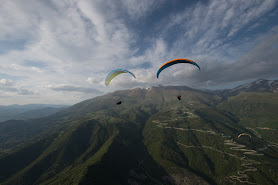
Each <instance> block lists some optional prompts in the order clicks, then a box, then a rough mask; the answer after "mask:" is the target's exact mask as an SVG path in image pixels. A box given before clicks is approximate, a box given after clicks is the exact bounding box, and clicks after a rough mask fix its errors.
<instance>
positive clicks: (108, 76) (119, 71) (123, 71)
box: [105, 69, 136, 86]
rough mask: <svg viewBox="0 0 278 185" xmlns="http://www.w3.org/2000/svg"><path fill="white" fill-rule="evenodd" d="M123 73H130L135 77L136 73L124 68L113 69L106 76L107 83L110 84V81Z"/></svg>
mask: <svg viewBox="0 0 278 185" xmlns="http://www.w3.org/2000/svg"><path fill="white" fill-rule="evenodd" d="M122 73H129V74H131V75H132V76H133V77H134V78H136V77H135V75H134V74H133V73H131V72H130V71H128V70H124V69H116V70H113V71H111V72H110V73H109V74H108V75H107V76H106V78H105V85H106V86H108V84H109V83H110V81H111V80H112V79H113V78H115V77H116V76H118V75H119V74H122Z"/></svg>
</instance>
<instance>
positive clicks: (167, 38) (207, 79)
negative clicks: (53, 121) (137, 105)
mask: <svg viewBox="0 0 278 185" xmlns="http://www.w3.org/2000/svg"><path fill="white" fill-rule="evenodd" d="M0 28H1V29H0V105H11V104H31V103H45V104H69V105H70V104H74V103H78V102H80V101H83V100H86V99H89V98H93V97H96V96H100V95H103V94H106V93H108V92H113V91H115V90H119V89H128V88H137V87H140V88H145V87H149V86H157V85H164V86H166V85H182V86H190V87H193V88H199V89H200V88H201V89H220V88H231V87H234V86H235V85H238V84H242V83H245V82H248V81H252V80H256V79H259V78H265V79H278V70H277V69H278V1H277V0H209V1H205V0H200V1H197V0H190V1H185V0H91V1H90V0H61V1H57V0H25V1H22V0H3V1H1V6H0ZM176 58H187V59H191V60H193V61H195V62H196V63H197V64H198V65H199V66H200V68H201V71H198V69H197V68H196V67H195V66H193V65H189V64H177V65H174V66H171V67H169V68H167V69H165V70H164V71H163V72H161V74H160V76H159V78H158V79H157V78H156V72H157V70H158V69H159V67H160V66H161V65H162V64H164V63H165V62H167V61H169V60H173V59H176ZM114 69H126V70H129V71H131V72H132V73H133V74H134V75H135V76H136V79H134V78H133V77H132V76H131V75H130V74H128V73H126V74H121V75H119V76H117V77H116V78H114V79H113V80H112V81H111V82H110V84H109V85H108V86H105V84H104V79H105V77H106V75H107V74H108V73H109V72H110V71H112V70H114Z"/></svg>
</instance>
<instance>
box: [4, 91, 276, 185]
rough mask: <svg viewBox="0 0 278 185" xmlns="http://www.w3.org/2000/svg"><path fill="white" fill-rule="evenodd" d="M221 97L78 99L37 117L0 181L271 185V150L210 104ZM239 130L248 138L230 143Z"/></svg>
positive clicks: (142, 94) (7, 157)
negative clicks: (39, 125)
mask: <svg viewBox="0 0 278 185" xmlns="http://www.w3.org/2000/svg"><path fill="white" fill-rule="evenodd" d="M177 95H181V96H182V100H181V101H178V100H177ZM118 100H122V102H123V103H122V104H121V105H120V106H117V105H116V102H117V101H118ZM221 100H223V99H222V98H221V97H220V96H218V95H215V94H213V93H211V92H205V91H198V90H194V89H191V88H188V87H151V88H147V89H140V88H137V89H131V90H124V91H116V92H113V93H109V94H107V95H104V96H99V97H96V98H94V99H90V100H86V101H83V102H81V103H79V104H76V105H74V106H72V107H69V108H67V109H65V110H63V111H60V112H58V113H56V114H55V115H52V116H50V117H47V118H45V119H43V121H42V123H43V125H44V129H43V130H44V131H43V132H41V133H43V134H41V135H40V137H31V136H29V140H27V141H26V142H23V145H21V146H20V147H18V148H17V149H16V150H11V151H7V152H6V154H4V155H3V156H1V157H0V176H1V177H0V183H2V184H23V185H24V184H172V185H181V184H244V183H246V182H247V183H257V184H264V183H267V184H275V183H276V184H277V182H278V179H277V177H276V175H275V174H276V173H277V169H278V162H277V158H278V156H277V154H278V151H277V146H275V145H273V144H270V143H269V142H268V141H267V140H264V139H262V138H260V137H259V136H258V135H256V133H254V132H253V131H252V130H250V129H248V128H246V127H245V126H244V125H242V124H241V120H240V117H239V116H237V115H236V113H233V112H232V111H229V110H226V109H224V108H222V106H224V105H222V104H221V105H219V107H218V106H217V105H218V103H219V102H221ZM227 101H228V100H227ZM223 103H224V102H223ZM40 120H42V119H40ZM32 123H36V120H33V122H32ZM37 123H40V122H37ZM45 127H46V128H45ZM30 128H32V127H31V126H30ZM36 128H37V127H36ZM243 132H244V133H248V134H250V135H251V136H252V137H251V138H250V137H248V136H247V137H245V136H242V137H240V138H238V137H237V136H238V134H240V133H243ZM9 134H10V135H9V136H10V137H12V133H11V132H10V133H9ZM22 160H23V161H22ZM12 161H13V162H12ZM7 168H8V169H11V170H7Z"/></svg>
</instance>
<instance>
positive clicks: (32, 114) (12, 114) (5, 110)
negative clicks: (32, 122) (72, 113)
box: [0, 104, 68, 121]
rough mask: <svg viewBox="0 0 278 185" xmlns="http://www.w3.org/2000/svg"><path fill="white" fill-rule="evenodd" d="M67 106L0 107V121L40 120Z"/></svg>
mask: <svg viewBox="0 0 278 185" xmlns="http://www.w3.org/2000/svg"><path fill="white" fill-rule="evenodd" d="M66 107H68V105H53V104H27V105H16V104H15V105H9V106H0V121H6V120H9V119H17V120H27V119H33V118H40V117H45V116H49V115H51V114H54V113H56V112H58V111H60V110H62V109H64V108H66Z"/></svg>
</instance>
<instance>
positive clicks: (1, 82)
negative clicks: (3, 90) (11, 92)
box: [0, 79, 13, 86]
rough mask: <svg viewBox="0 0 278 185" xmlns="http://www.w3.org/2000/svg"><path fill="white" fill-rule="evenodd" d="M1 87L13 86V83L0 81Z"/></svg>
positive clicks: (7, 80) (5, 80)
mask: <svg viewBox="0 0 278 185" xmlns="http://www.w3.org/2000/svg"><path fill="white" fill-rule="evenodd" d="M0 85H3V86H11V85H13V81H12V80H9V79H0Z"/></svg>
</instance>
